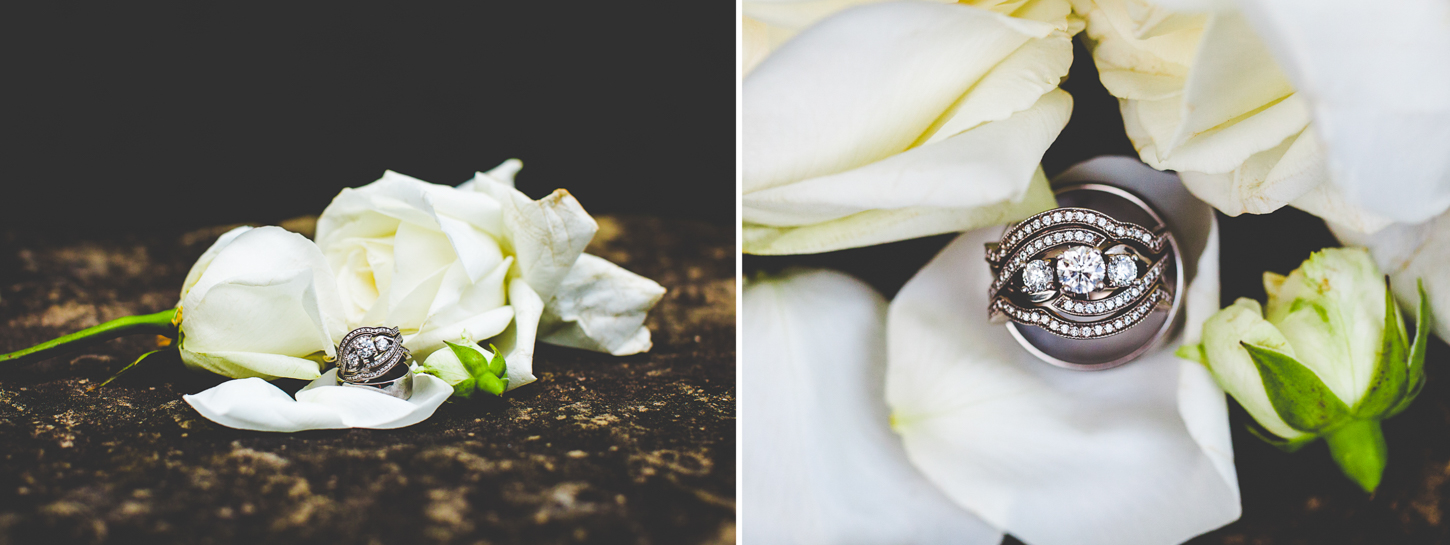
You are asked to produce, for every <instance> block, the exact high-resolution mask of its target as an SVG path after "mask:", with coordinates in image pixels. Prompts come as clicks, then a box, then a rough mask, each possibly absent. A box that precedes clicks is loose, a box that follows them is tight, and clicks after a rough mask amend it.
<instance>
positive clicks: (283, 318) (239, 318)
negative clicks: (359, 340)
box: [179, 227, 347, 380]
mask: <svg viewBox="0 0 1450 545" xmlns="http://www.w3.org/2000/svg"><path fill="white" fill-rule="evenodd" d="M180 306H181V325H180V328H181V337H180V342H179V349H180V354H181V361H183V362H185V363H186V365H187V366H190V367H192V368H200V369H205V370H208V371H212V372H214V373H217V374H220V375H224V376H228V377H232V378H245V377H261V378H264V379H268V380H270V379H273V378H277V377H288V378H296V379H315V378H317V377H318V376H319V374H320V373H319V371H320V369H321V365H322V362H323V361H324V360H325V359H330V358H332V357H334V356H336V347H335V342H336V340H337V339H340V338H342V335H343V334H344V333H346V332H347V330H346V329H344V326H345V324H344V323H343V315H342V304H341V302H340V300H339V298H338V294H337V288H336V284H335V283H334V282H333V277H332V268H331V267H329V266H328V264H327V260H326V259H325V258H324V257H323V256H322V252H321V251H320V250H318V249H317V246H316V245H314V244H313V243H312V241H310V240H307V239H306V238H305V237H303V236H302V235H299V234H296V233H291V232H288V231H286V230H284V229H282V228H281V227H261V228H257V229H253V228H251V227H238V228H236V229H233V230H231V231H229V232H227V233H226V234H224V235H222V236H221V237H220V238H218V239H217V241H216V243H215V244H212V246H211V248H208V249H207V251H206V252H205V253H203V254H202V256H201V258H200V259H198V260H197V262H196V264H195V265H192V267H191V272H189V273H187V275H186V281H185V282H184V283H183V284H182V288H181V302H180Z"/></svg>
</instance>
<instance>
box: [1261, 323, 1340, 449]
mask: <svg viewBox="0 0 1450 545" xmlns="http://www.w3.org/2000/svg"><path fill="white" fill-rule="evenodd" d="M1239 344H1241V345H1243V347H1244V349H1245V350H1248V352H1249V358H1250V359H1252V360H1254V365H1255V366H1257V367H1258V368H1259V376H1260V378H1262V379H1263V381H1264V390H1265V391H1266V392H1268V394H1269V402H1270V403H1272V404H1273V405H1274V411H1276V412H1278V413H1279V418H1282V419H1284V423H1285V424H1288V425H1289V427H1291V428H1294V429H1296V430H1299V431H1303V432H1309V433H1316V434H1317V433H1319V432H1321V431H1324V430H1327V429H1329V428H1331V427H1333V426H1335V425H1336V424H1339V423H1341V422H1343V421H1344V420H1345V419H1347V418H1349V414H1350V413H1349V407H1348V406H1346V405H1345V404H1344V402H1343V401H1340V400H1339V397H1338V396H1335V395H1334V392H1332V391H1330V390H1329V387H1328V386H1325V385H1324V382H1323V381H1321V380H1319V377H1318V376H1317V375H1315V374H1314V371H1312V370H1310V369H1309V368H1308V367H1305V366H1304V364H1302V363H1299V362H1298V361H1296V360H1294V358H1291V357H1289V356H1287V355H1284V354H1283V353H1280V352H1278V351H1275V350H1271V349H1268V348H1263V347H1259V346H1254V345H1252V344H1249V343H1246V342H1240V343H1239Z"/></svg>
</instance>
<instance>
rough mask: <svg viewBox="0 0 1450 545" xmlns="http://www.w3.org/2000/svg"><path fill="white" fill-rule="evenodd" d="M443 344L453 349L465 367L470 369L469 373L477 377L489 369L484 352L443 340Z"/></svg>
mask: <svg viewBox="0 0 1450 545" xmlns="http://www.w3.org/2000/svg"><path fill="white" fill-rule="evenodd" d="M443 344H446V345H448V348H451V349H453V355H455V356H458V361H459V362H460V363H462V364H463V368H464V369H466V370H468V374H470V375H473V376H474V377H477V376H479V375H482V374H484V373H485V372H487V371H488V362H487V361H484V359H483V354H482V353H480V352H479V351H477V350H474V349H473V348H472V347H468V346H464V345H461V344H453V343H451V342H448V341H443Z"/></svg>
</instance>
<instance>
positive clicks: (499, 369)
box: [488, 344, 508, 377]
mask: <svg viewBox="0 0 1450 545" xmlns="http://www.w3.org/2000/svg"><path fill="white" fill-rule="evenodd" d="M488 349H489V350H492V351H493V359H491V360H489V361H488V372H490V373H493V376H496V377H501V376H503V374H504V372H506V371H508V363H507V362H505V361H504V359H503V353H502V352H499V350H498V347H497V346H494V345H492V344H490V345H488Z"/></svg>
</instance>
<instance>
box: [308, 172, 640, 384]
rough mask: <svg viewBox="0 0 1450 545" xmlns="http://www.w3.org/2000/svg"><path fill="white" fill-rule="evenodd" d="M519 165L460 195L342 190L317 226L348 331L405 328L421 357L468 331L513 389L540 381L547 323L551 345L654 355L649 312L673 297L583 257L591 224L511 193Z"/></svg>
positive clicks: (561, 198) (569, 206) (391, 180)
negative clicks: (492, 349) (487, 347)
mask: <svg viewBox="0 0 1450 545" xmlns="http://www.w3.org/2000/svg"><path fill="white" fill-rule="evenodd" d="M521 166H522V163H520V162H518V161H517V160H510V161H508V162H505V163H504V164H502V165H500V166H499V167H498V168H495V169H494V170H493V171H490V172H489V173H479V174H478V175H477V176H476V177H475V178H474V179H473V180H471V181H469V182H467V183H465V184H463V185H461V186H459V187H457V188H453V187H448V186H444V185H438V184H431V183H427V182H424V181H421V180H418V179H415V178H411V177H408V176H404V175H402V174H398V173H395V172H387V173H385V174H384V175H383V177H382V178H381V179H379V180H378V181H376V182H373V183H371V184H368V185H366V186H363V187H360V188H356V189H344V190H343V191H342V193H340V194H338V196H337V197H336V198H335V199H333V202H332V204H330V205H329V206H328V207H327V209H326V210H324V211H323V213H322V216H321V217H320V218H318V221H317V245H318V246H319V247H320V248H321V249H322V252H323V253H324V254H325V255H326V256H327V260H328V262H329V263H331V264H332V267H333V269H334V270H336V271H337V282H338V286H339V293H340V295H341V299H342V306H343V309H344V315H345V317H346V320H347V326H348V327H349V328H356V327H361V326H387V327H398V328H401V329H402V331H403V338H404V345H405V346H407V347H408V349H409V350H410V351H412V353H413V356H414V357H415V358H417V359H419V360H423V359H426V358H427V357H428V355H430V354H432V353H433V352H434V351H435V350H438V349H440V348H443V347H444V344H443V341H444V340H455V339H459V338H461V337H463V336H464V335H465V334H466V335H468V336H469V337H470V338H473V339H477V340H479V341H480V342H484V343H492V344H494V345H496V346H497V347H498V348H499V350H500V351H502V352H503V353H504V355H505V356H504V357H505V360H506V361H507V362H508V379H509V388H510V389H512V388H517V387H519V386H522V385H524V384H528V383H530V382H533V380H534V375H533V352H534V341H535V339H536V338H538V337H539V333H540V323H541V320H543V321H544V323H545V325H546V327H547V328H548V329H546V330H545V333H546V335H545V337H544V340H546V341H554V342H558V343H559V344H566V345H569V346H579V347H583V348H589V349H594V350H601V351H606V352H610V353H613V354H630V353H635V352H641V351H644V350H648V349H649V347H650V341H649V330H648V329H646V328H644V326H643V325H642V324H643V322H644V315H645V312H646V311H648V310H649V308H650V307H652V306H653V305H654V303H655V302H657V301H658V300H659V299H660V297H661V296H662V295H663V293H664V289H663V288H661V287H660V286H659V285H658V284H655V283H654V282H652V281H650V280H648V279H645V278H642V277H639V276H637V275H635V274H633V273H630V272H628V271H625V270H624V269H622V268H619V267H618V266H615V265H613V264H611V263H609V262H607V261H604V260H602V259H598V258H593V257H585V258H584V259H583V260H581V256H582V255H583V251H584V247H585V246H586V245H588V244H589V240H590V239H591V238H592V237H593V236H594V231H595V230H596V229H597V225H596V224H595V222H594V220H593V219H592V218H590V217H589V214H588V213H586V212H585V211H584V209H583V208H582V207H581V206H580V205H579V203H578V202H577V201H575V200H574V198H573V197H572V196H570V195H569V193H568V192H567V191H564V190H557V191H555V192H554V193H553V194H551V195H549V196H547V197H544V198H543V199H540V200H538V201H534V200H531V199H529V198H528V197H527V196H525V195H524V194H523V193H521V192H519V191H518V190H516V189H514V188H513V177H514V174H515V173H516V172H518V170H519V168H520V167H521ZM576 263H583V264H584V265H585V266H582V267H576ZM560 294H565V295H564V297H561V298H559V299H558V300H556V295H560Z"/></svg>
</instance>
